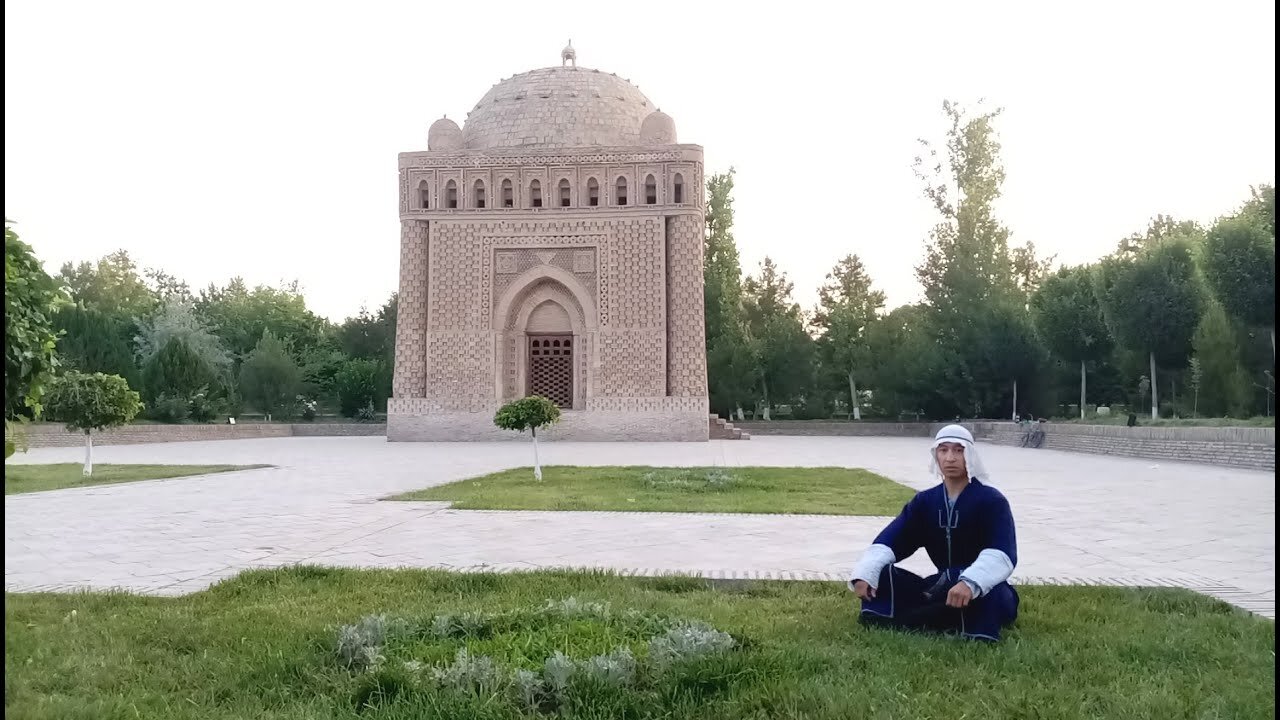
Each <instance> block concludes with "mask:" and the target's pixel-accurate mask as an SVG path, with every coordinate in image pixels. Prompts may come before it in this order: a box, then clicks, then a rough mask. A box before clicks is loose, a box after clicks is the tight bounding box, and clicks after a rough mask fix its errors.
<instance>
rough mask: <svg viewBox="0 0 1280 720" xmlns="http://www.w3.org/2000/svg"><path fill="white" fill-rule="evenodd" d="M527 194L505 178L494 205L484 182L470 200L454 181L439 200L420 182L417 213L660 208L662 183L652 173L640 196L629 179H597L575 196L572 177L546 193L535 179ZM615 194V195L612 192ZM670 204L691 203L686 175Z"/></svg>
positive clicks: (676, 177) (676, 176) (675, 180)
mask: <svg viewBox="0 0 1280 720" xmlns="http://www.w3.org/2000/svg"><path fill="white" fill-rule="evenodd" d="M521 189H522V190H523V191H524V192H521V193H520V194H519V197H517V193H516V185H515V184H514V183H513V182H512V181H511V179H510V178H504V179H503V180H502V182H501V183H499V185H498V192H497V197H496V198H494V202H493V205H492V206H490V202H489V200H490V198H489V193H488V188H487V187H486V185H485V181H484V180H476V181H475V182H474V183H472V185H471V187H470V188H469V192H468V193H467V194H466V197H463V196H462V194H460V193H459V188H458V182H457V181H456V180H453V179H450V180H448V181H447V182H445V184H444V189H443V192H442V193H441V196H440V198H439V199H438V200H435V199H433V197H432V195H433V192H432V188H431V184H430V183H429V182H427V181H426V180H421V181H419V182H418V186H417V198H416V205H415V207H414V209H415V210H460V209H467V210H488V209H493V208H497V209H504V208H521V209H536V208H544V207H560V208H574V207H578V208H581V207H606V206H607V207H626V206H627V205H629V204H632V203H633V202H634V204H637V205H641V204H643V205H658V204H659V200H660V198H659V194H658V189H659V188H658V180H657V178H656V177H655V176H654V175H653V173H649V174H648V175H646V176H645V178H644V182H643V184H642V185H641V187H640V188H639V189H640V191H641V193H640V195H639V197H636V196H633V195H632V194H631V193H630V192H629V190H630V184H629V182H628V179H627V176H625V175H618V176H617V177H616V178H615V179H614V180H613V182H612V183H610V184H609V185H608V187H602V185H601V183H600V180H599V179H597V178H596V177H595V176H591V177H588V178H587V182H586V186H585V188H584V192H583V193H582V194H581V195H579V196H578V197H574V192H573V184H572V183H570V182H569V179H568V178H560V181H559V182H558V183H556V184H555V185H554V186H552V187H551V188H548V190H550V191H551V192H544V189H543V186H542V181H541V180H531V181H529V183H528V185H526V186H524V187H523V188H521ZM610 191H611V192H610ZM669 197H670V203H671V204H674V205H683V204H685V203H686V202H687V198H686V191H685V180H684V174H683V173H679V172H677V173H673V174H672V176H671V186H670V193H669Z"/></svg>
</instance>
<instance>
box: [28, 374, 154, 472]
mask: <svg viewBox="0 0 1280 720" xmlns="http://www.w3.org/2000/svg"><path fill="white" fill-rule="evenodd" d="M48 404H49V417H50V419H52V420H54V421H55V422H60V423H63V424H64V425H66V426H67V430H68V431H69V432H83V433H84V476H85V477H89V476H90V475H92V474H93V431H94V430H98V431H102V430H106V429H107V428H113V427H119V426H121V425H125V424H127V423H128V422H130V421H131V420H133V418H134V417H135V416H137V414H138V412H139V411H141V410H142V402H141V399H140V398H139V397H138V393H136V392H134V391H133V390H130V389H129V383H128V382H127V381H126V380H125V379H124V378H122V377H120V376H119V375H104V374H102V373H82V372H77V371H75V370H70V371H68V372H66V373H63V374H62V375H60V376H58V377H56V378H54V380H53V382H52V383H51V384H50V386H49V401H48Z"/></svg>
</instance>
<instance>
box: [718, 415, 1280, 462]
mask: <svg viewBox="0 0 1280 720" xmlns="http://www.w3.org/2000/svg"><path fill="white" fill-rule="evenodd" d="M734 424H735V425H736V426H737V427H740V428H742V429H743V430H746V431H747V432H749V433H751V434H752V435H835V436H863V437H870V436H881V437H932V436H933V435H934V434H935V433H936V432H937V431H938V429H939V428H941V427H942V426H943V425H944V424H945V423H877V422H839V421H831V422H823V421H810V420H783V421H776V420H775V421H772V422H752V421H745V422H741V423H734ZM961 424H963V425H964V426H965V427H967V428H969V430H970V431H971V432H973V435H974V437H976V438H979V439H982V440H985V441H986V442H990V443H994V444H997V445H1021V444H1022V433H1023V430H1022V429H1021V428H1019V427H1018V426H1017V425H1015V424H1013V423H1012V422H995V421H978V422H964V423H961ZM1044 430H1045V440H1044V445H1042V446H1041V447H1045V448H1049V449H1052V450H1066V451H1070V452H1084V453H1093V454H1097V455H1120V456H1124V457H1135V458H1144V459H1149V460H1165V461H1172V462H1192V463H1202V464H1207V465H1223V466H1227V467H1241V468H1249V469H1253V470H1275V467H1276V430H1275V428H1253V427H1132V428H1131V427H1126V426H1123V425H1075V424H1070V423H1047V424H1045V426H1044Z"/></svg>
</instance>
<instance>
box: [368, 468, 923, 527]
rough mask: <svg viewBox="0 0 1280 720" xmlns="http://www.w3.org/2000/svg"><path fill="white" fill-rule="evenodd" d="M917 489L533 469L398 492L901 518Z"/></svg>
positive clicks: (494, 501) (764, 477)
mask: <svg viewBox="0 0 1280 720" xmlns="http://www.w3.org/2000/svg"><path fill="white" fill-rule="evenodd" d="M914 494H915V491H914V490H912V489H910V488H908V487H905V486H903V485H899V484H898V483H895V482H893V481H892V480H889V479H888V478H885V477H881V476H880V475H876V474H875V473H872V472H867V471H866V470H857V469H849V468H769V467H735V468H653V467H576V466H554V467H546V468H543V481H542V482H537V481H535V480H534V479H533V471H532V470H531V469H530V468H515V469H513V470H504V471H502V472H497V473H493V474H491V475H484V476H482V477H477V478H471V479H467V480H459V481H458V482H453V483H449V484H447V485H439V486H437V487H432V488H426V489H424V490H415V491H413V492H408V493H403V494H400V495H394V496H392V497H390V498H388V499H389V500H451V501H453V507H455V508H459V509H464V510H635V511H648V512H718V513H785V514H814V515H897V514H898V512H899V511H900V510H902V506H903V505H904V504H905V503H906V502H907V501H908V500H910V499H911V497H912V495H914Z"/></svg>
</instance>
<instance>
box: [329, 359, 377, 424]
mask: <svg viewBox="0 0 1280 720" xmlns="http://www.w3.org/2000/svg"><path fill="white" fill-rule="evenodd" d="M379 365H380V363H378V362H377V361H375V360H348V361H347V362H345V363H343V364H342V368H341V369H339V370H338V372H337V373H336V374H335V375H334V376H333V385H334V390H336V391H337V394H338V411H339V412H341V413H342V415H343V417H356V416H357V415H358V414H359V413H360V410H361V408H364V407H365V406H367V405H374V404H375V401H376V396H377V393H378V373H379V367H378V366H379Z"/></svg>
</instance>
